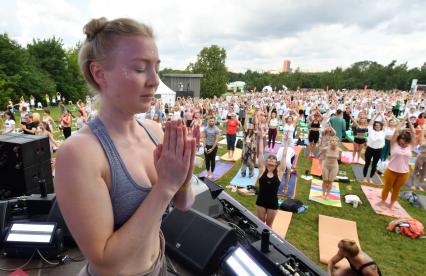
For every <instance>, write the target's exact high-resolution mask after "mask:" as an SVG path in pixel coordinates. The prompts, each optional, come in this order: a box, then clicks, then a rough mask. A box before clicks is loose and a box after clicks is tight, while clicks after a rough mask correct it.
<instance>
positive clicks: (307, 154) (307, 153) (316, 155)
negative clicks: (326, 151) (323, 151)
mask: <svg viewBox="0 0 426 276" xmlns="http://www.w3.org/2000/svg"><path fill="white" fill-rule="evenodd" d="M303 154H304V155H305V157H306V158H308V157H309V148H308V147H306V148H304V149H303ZM314 155H315V157H319V155H320V152H319V150H318V148H317V149H316V150H315V152H314Z"/></svg>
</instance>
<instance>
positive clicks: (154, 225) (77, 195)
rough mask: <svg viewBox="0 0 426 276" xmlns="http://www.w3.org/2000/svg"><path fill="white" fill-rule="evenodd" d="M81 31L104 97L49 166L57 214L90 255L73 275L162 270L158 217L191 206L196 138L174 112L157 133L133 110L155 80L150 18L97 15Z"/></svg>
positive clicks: (91, 74) (83, 61)
mask: <svg viewBox="0 0 426 276" xmlns="http://www.w3.org/2000/svg"><path fill="white" fill-rule="evenodd" d="M84 32H85V34H86V40H85V41H84V43H83V45H82V47H81V49H80V55H79V63H80V69H81V71H82V75H83V76H84V78H85V80H86V81H87V83H88V84H89V85H90V86H91V87H92V88H93V89H95V90H97V91H98V92H99V96H100V98H101V99H102V101H101V103H102V104H101V107H100V110H99V115H98V116H97V117H96V118H95V119H93V120H91V121H90V122H89V124H88V125H87V126H84V127H83V128H82V129H81V130H80V131H79V132H78V133H77V134H76V135H73V136H72V137H70V138H69V139H67V140H66V141H65V142H64V143H63V144H62V145H61V147H59V150H58V155H57V159H56V175H55V192H56V197H57V200H58V204H59V207H60V209H61V213H62V215H63V216H64V219H65V221H66V223H67V226H68V228H69V229H70V231H71V234H72V236H73V238H74V239H75V241H76V242H77V245H78V247H79V249H80V250H81V251H82V253H83V255H84V256H85V258H86V259H87V261H88V263H87V264H86V265H85V266H84V267H83V269H82V270H81V271H80V273H79V274H78V275H79V276H88V275H92V276H96V275H150V276H151V275H166V273H167V262H166V257H165V241H164V236H163V234H162V233H161V230H160V226H161V219H162V216H163V214H164V212H165V210H166V209H167V207H168V206H169V204H170V203H173V205H174V206H175V207H176V208H179V209H181V210H187V209H189V208H190V207H191V205H192V203H193V202H194V194H193V192H192V188H191V179H192V170H193V167H194V164H193V163H194V156H195V140H194V139H193V138H188V137H187V136H186V134H187V133H186V131H187V129H186V127H185V126H184V125H183V124H182V122H181V121H180V120H179V121H172V122H167V123H166V127H165V133H164V135H163V132H162V130H161V128H160V127H159V125H158V124H157V123H155V122H153V121H150V120H144V121H143V122H140V123H138V122H137V121H136V119H135V114H137V113H145V112H148V111H149V108H150V105H151V101H152V100H153V99H154V94H155V91H156V90H157V87H158V85H159V82H160V80H159V76H158V72H159V63H160V59H159V56H158V50H157V46H156V44H155V41H154V35H153V32H152V29H151V28H150V27H148V26H146V25H144V24H141V23H139V22H136V21H134V20H132V19H127V18H120V19H115V20H112V21H109V20H107V19H106V18H100V19H92V20H91V21H90V22H89V23H88V24H87V25H86V26H85V27H84ZM82 153H83V154H82Z"/></svg>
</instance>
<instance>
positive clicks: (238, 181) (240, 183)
mask: <svg viewBox="0 0 426 276" xmlns="http://www.w3.org/2000/svg"><path fill="white" fill-rule="evenodd" d="M258 175H259V169H258V168H254V176H253V179H250V178H249V169H248V168H247V169H246V177H241V168H240V169H239V170H238V172H237V174H236V175H235V176H234V178H232V180H231V185H234V186H237V187H247V186H249V185H252V186H254V184H255V183H256V180H257V176H258Z"/></svg>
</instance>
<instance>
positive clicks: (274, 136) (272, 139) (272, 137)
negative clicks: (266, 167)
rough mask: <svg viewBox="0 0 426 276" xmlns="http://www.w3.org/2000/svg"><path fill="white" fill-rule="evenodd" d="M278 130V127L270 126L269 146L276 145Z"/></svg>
mask: <svg viewBox="0 0 426 276" xmlns="http://www.w3.org/2000/svg"><path fill="white" fill-rule="evenodd" d="M277 133H278V130H277V129H276V128H270V129H269V131H268V147H269V148H270V147H271V143H272V147H275V140H276V139H277Z"/></svg>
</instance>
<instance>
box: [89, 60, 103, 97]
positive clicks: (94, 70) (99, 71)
mask: <svg viewBox="0 0 426 276" xmlns="http://www.w3.org/2000/svg"><path fill="white" fill-rule="evenodd" d="M89 70H90V73H91V74H92V77H93V80H94V81H95V82H96V83H97V85H98V86H99V88H100V90H102V88H105V87H106V86H107V82H106V78H105V71H104V69H103V68H102V66H101V65H100V64H99V63H98V62H92V63H90V65H89Z"/></svg>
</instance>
